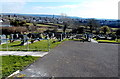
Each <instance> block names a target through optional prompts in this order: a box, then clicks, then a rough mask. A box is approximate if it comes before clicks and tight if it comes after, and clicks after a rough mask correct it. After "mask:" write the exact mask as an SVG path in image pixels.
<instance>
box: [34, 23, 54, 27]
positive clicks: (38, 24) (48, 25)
mask: <svg viewBox="0 0 120 79" xmlns="http://www.w3.org/2000/svg"><path fill="white" fill-rule="evenodd" d="M36 26H43V27H52V26H51V25H45V24H37V25H36Z"/></svg>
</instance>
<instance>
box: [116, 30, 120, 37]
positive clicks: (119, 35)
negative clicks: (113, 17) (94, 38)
mask: <svg viewBox="0 0 120 79" xmlns="http://www.w3.org/2000/svg"><path fill="white" fill-rule="evenodd" d="M116 36H117V38H119V37H120V28H119V29H118V30H117V31H116Z"/></svg>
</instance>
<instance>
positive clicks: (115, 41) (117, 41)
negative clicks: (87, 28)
mask: <svg viewBox="0 0 120 79" xmlns="http://www.w3.org/2000/svg"><path fill="white" fill-rule="evenodd" d="M96 41H98V42H106V43H120V39H118V40H96Z"/></svg>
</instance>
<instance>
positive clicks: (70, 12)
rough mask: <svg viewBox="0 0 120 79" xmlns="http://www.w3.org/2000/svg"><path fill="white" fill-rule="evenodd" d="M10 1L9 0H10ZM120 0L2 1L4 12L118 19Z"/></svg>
mask: <svg viewBox="0 0 120 79" xmlns="http://www.w3.org/2000/svg"><path fill="white" fill-rule="evenodd" d="M8 1H9V0H8ZM118 1H119V0H115V1H113V0H98V1H95V0H87V1H84V0H80V1H79V2H27V1H22V2H1V4H2V10H1V12H2V13H13V14H14V13H16V14H36V15H38V14H39V15H41V14H44V15H61V14H62V13H63V14H66V15H67V16H72V17H80V18H96V19H118V6H117V5H118Z"/></svg>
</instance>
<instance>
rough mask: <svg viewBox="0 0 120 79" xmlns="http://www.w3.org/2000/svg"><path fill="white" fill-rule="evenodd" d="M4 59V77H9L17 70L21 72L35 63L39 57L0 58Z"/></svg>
mask: <svg viewBox="0 0 120 79" xmlns="http://www.w3.org/2000/svg"><path fill="white" fill-rule="evenodd" d="M0 57H2V77H7V76H9V75H10V74H12V73H13V72H15V71H16V70H21V69H23V68H24V67H26V66H27V65H29V64H31V63H33V62H34V61H35V60H36V59H38V57H32V56H0Z"/></svg>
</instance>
